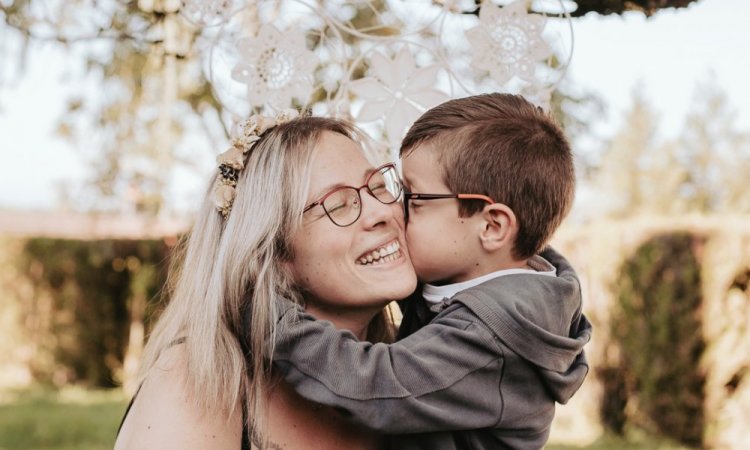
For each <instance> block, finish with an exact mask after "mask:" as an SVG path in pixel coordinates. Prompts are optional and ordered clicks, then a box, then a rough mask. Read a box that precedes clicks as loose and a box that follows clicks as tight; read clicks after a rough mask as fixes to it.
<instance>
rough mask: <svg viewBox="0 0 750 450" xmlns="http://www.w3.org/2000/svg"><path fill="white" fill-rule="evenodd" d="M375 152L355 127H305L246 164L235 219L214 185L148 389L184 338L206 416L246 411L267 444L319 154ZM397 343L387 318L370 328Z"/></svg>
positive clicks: (192, 382) (158, 331) (304, 123)
mask: <svg viewBox="0 0 750 450" xmlns="http://www.w3.org/2000/svg"><path fill="white" fill-rule="evenodd" d="M325 131H329V132H334V133H339V134H342V135H344V136H347V137H349V138H351V139H353V140H355V141H357V142H358V143H360V144H361V145H362V146H363V149H365V156H367V157H368V158H369V159H371V160H372V159H373V153H374V152H372V151H371V150H369V151H368V149H371V146H369V145H368V143H367V140H366V139H364V137H363V134H362V133H361V132H359V131H358V130H357V129H356V128H354V127H353V126H352V125H350V124H348V123H346V122H343V121H339V120H334V119H326V118H318V117H302V118H298V119H295V120H293V121H291V122H288V123H286V124H283V125H280V126H277V127H274V128H271V129H270V130H268V131H266V132H265V133H264V134H263V135H262V136H261V139H260V140H259V141H258V142H257V143H256V144H255V146H254V147H253V149H252V150H251V151H250V152H249V154H248V155H246V160H245V168H244V170H242V172H241V173H240V176H239V179H238V181H237V186H236V197H235V200H234V204H233V206H232V210H231V212H230V213H229V215H228V217H227V218H226V219H223V218H222V216H221V214H220V213H219V212H218V211H217V210H216V208H215V206H214V203H213V201H212V198H213V188H214V185H215V183H216V180H217V176H214V177H213V178H212V180H211V182H210V184H209V189H208V191H207V192H206V195H205V198H204V200H203V204H202V206H201V208H200V211H199V212H198V216H197V219H196V221H195V223H194V225H193V227H192V230H191V231H190V233H189V234H188V235H187V236H186V237H185V238H184V239H183V240H182V241H181V243H180V245H178V250H177V252H176V257H175V258H174V260H173V265H172V268H171V270H170V282H169V283H168V284H169V286H171V287H170V288H169V292H168V295H169V303H168V305H167V307H166V308H165V310H164V312H163V313H162V315H161V317H160V318H159V321H158V322H157V324H156V326H155V327H154V329H153V332H152V333H151V335H150V337H149V340H148V343H147V345H146V349H145V352H144V361H143V364H142V366H141V373H140V379H141V382H142V381H143V380H144V379H145V378H146V377H148V375H149V372H150V371H151V370H153V369H154V368H155V366H156V362H157V360H158V359H159V355H160V354H161V352H162V351H163V350H165V349H166V348H167V347H169V346H170V345H172V344H173V343H174V342H175V341H176V340H182V339H183V338H184V345H185V353H186V364H187V366H186V368H187V371H186V389H187V391H188V393H189V394H190V395H191V397H192V399H193V400H194V401H195V403H196V405H197V406H198V407H199V408H200V409H201V411H205V412H207V413H209V412H217V411H219V412H222V413H225V414H232V413H233V412H234V411H237V407H238V406H242V407H243V408H244V410H245V411H246V412H247V414H246V416H247V417H246V420H247V425H248V426H247V429H248V430H252V431H250V432H251V433H253V435H254V436H251V437H252V438H253V440H254V441H255V442H256V443H257V444H259V445H260V447H261V448H262V447H264V445H263V443H264V442H267V441H266V438H265V437H264V436H265V434H266V433H264V430H265V429H266V420H265V419H266V417H265V410H266V408H265V405H266V401H265V400H266V399H265V398H264V392H265V393H267V392H268V389H267V388H268V386H269V384H270V383H271V361H272V351H273V350H272V345H271V344H272V342H273V337H274V332H275V330H274V320H273V318H274V317H275V316H276V313H277V311H276V307H277V306H276V302H275V299H277V298H278V297H279V296H284V297H286V298H289V299H292V300H293V301H295V302H298V303H303V299H302V297H301V295H300V294H299V291H298V289H296V288H295V286H294V284H293V282H292V277H291V276H290V274H289V273H288V272H287V271H286V270H285V268H284V267H285V266H284V264H283V263H284V262H285V261H289V260H291V259H292V258H294V255H293V254H292V251H291V242H292V240H291V238H292V236H294V234H295V233H296V232H297V230H298V229H299V227H300V226H301V223H302V210H303V208H304V207H305V204H304V202H305V199H306V198H307V194H308V192H307V190H308V186H309V180H310V176H311V173H310V165H311V157H312V154H313V148H314V147H315V145H316V144H317V142H318V140H319V139H320V136H321V135H322V133H323V132H325ZM392 338H393V327H392V321H390V320H389V315H388V314H387V309H385V308H384V310H383V311H382V312H381V313H380V314H378V315H377V316H376V317H375V318H374V319H373V321H372V322H371V324H370V328H369V332H368V339H370V340H374V341H388V340H392Z"/></svg>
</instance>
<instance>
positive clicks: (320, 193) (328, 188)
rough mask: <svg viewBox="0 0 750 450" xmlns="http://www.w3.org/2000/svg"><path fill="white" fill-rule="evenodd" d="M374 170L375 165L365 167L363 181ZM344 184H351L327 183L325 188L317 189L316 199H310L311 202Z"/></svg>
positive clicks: (344, 184) (314, 197)
mask: <svg viewBox="0 0 750 450" xmlns="http://www.w3.org/2000/svg"><path fill="white" fill-rule="evenodd" d="M374 170H375V167H369V168H367V169H365V171H364V172H363V174H362V180H363V181H364V180H366V179H367V177H368V176H370V174H371V173H372V172H373V171H374ZM344 186H350V185H348V184H346V183H344V182H338V183H331V184H329V185H327V186H325V187H323V188H320V189H319V190H318V191H316V193H315V195H314V196H313V199H315V200H310V201H311V202H317V201H318V200H319V199H320V197H322V196H324V195H326V194H327V193H329V192H331V191H332V190H334V189H336V188H340V187H344ZM351 187H356V186H351Z"/></svg>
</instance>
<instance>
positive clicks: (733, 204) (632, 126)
mask: <svg viewBox="0 0 750 450" xmlns="http://www.w3.org/2000/svg"><path fill="white" fill-rule="evenodd" d="M735 118H736V112H735V111H734V109H733V108H732V106H731V104H730V102H729V99H728V97H727V95H726V93H724V92H723V91H722V90H721V89H719V88H718V87H717V86H716V84H715V81H714V80H708V81H706V82H704V83H702V84H700V85H699V86H697V87H696V94H695V95H694V101H693V105H692V110H691V112H690V113H689V115H688V117H687V119H686V122H685V124H684V127H683V128H684V129H683V131H682V132H681V133H680V137H679V138H677V139H671V140H668V141H666V142H663V143H660V142H658V141H657V127H658V114H657V113H656V112H655V111H654V110H653V108H652V107H651V105H650V104H649V102H648V101H647V99H646V98H645V97H644V95H643V93H642V92H641V91H640V90H636V91H635V93H634V97H633V104H632V106H631V109H630V111H629V112H628V113H627V116H626V117H625V122H624V125H623V127H622V129H621V130H620V131H619V132H618V133H617V134H616V135H615V136H614V137H613V138H612V141H611V142H610V144H609V148H608V149H607V150H606V152H605V153H604V154H603V155H602V158H601V161H602V162H601V163H600V164H599V167H598V170H597V171H596V173H595V174H594V177H593V178H594V179H593V181H594V184H595V185H597V186H600V187H601V191H600V193H601V195H603V196H604V199H603V201H604V202H605V203H606V205H607V209H608V213H609V214H610V215H613V216H617V217H623V216H627V215H631V214H638V213H651V214H684V213H688V212H698V213H734V214H739V213H747V212H749V211H750V191H748V190H747V173H748V172H749V171H750V132H748V131H741V130H738V129H737V127H736V125H735Z"/></svg>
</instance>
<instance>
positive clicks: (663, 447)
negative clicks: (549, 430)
mask: <svg viewBox="0 0 750 450" xmlns="http://www.w3.org/2000/svg"><path fill="white" fill-rule="evenodd" d="M126 405H127V399H126V398H125V396H124V395H123V394H122V393H121V392H119V391H86V390H82V389H65V390H62V391H48V390H33V391H22V392H0V450H32V449H33V450H105V449H106V450H110V449H111V448H112V446H113V444H114V439H115V433H116V432H117V427H118V425H119V424H120V419H121V418H122V413H123V412H124V411H125V407H126ZM546 449H547V450H582V449H584V450H646V449H648V450H690V449H688V448H687V447H681V446H679V445H676V444H674V443H670V442H669V441H662V440H658V439H654V438H653V437H649V436H646V435H643V434H640V433H637V432H631V433H629V435H628V438H627V439H624V438H621V437H616V436H604V437H602V438H601V439H599V440H597V441H596V442H594V443H593V444H592V445H590V446H587V447H576V446H566V445H556V444H550V445H548V446H547V447H546Z"/></svg>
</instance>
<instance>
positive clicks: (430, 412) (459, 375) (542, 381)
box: [273, 249, 591, 450]
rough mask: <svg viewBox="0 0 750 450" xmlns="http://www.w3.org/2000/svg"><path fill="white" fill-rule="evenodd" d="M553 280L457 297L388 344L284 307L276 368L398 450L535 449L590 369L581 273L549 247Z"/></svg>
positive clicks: (528, 280)
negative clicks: (388, 438)
mask: <svg viewBox="0 0 750 450" xmlns="http://www.w3.org/2000/svg"><path fill="white" fill-rule="evenodd" d="M542 256H543V257H544V258H546V259H547V260H548V261H550V262H551V263H552V264H553V265H554V266H555V267H556V268H557V276H556V277H551V276H542V275H534V274H515V275H506V276H502V277H499V278H495V279H493V280H490V281H487V282H485V283H483V284H481V285H479V286H476V287H473V288H470V289H467V290H465V291H462V292H460V293H458V294H456V295H455V296H454V297H453V298H451V299H450V300H447V301H446V302H444V304H443V308H444V309H443V310H442V311H441V312H440V313H439V314H438V315H437V316H435V318H434V319H433V320H432V321H431V322H429V323H428V324H426V325H425V326H424V327H422V328H421V329H420V330H418V331H417V332H415V333H413V334H411V335H409V336H408V337H406V338H404V339H402V340H400V341H398V342H396V343H393V344H382V343H381V344H372V343H368V342H360V341H358V340H357V339H356V338H355V337H354V335H353V334H352V333H350V332H348V331H343V330H338V329H336V328H334V327H333V325H332V324H331V323H330V322H326V321H316V320H314V318H313V317H312V316H310V315H307V314H305V313H304V312H303V311H302V310H301V309H300V308H299V307H298V306H296V305H292V304H291V302H284V305H285V307H284V308H285V309H284V310H283V312H282V314H281V318H280V320H279V322H278V323H279V328H278V330H277V334H276V348H275V352H274V356H273V358H274V364H275V366H276V368H277V369H278V370H279V372H280V374H281V375H283V377H284V380H285V381H287V382H288V383H290V384H291V385H293V386H294V388H295V389H296V390H297V391H298V392H299V393H300V394H301V395H303V396H304V397H307V398H309V399H311V400H313V401H315V402H319V403H322V404H326V405H330V406H333V407H336V408H337V409H339V410H340V411H341V412H342V413H343V414H345V415H347V416H351V418H352V420H354V421H355V422H358V423H360V424H363V425H365V426H367V427H369V428H372V429H374V430H377V431H380V432H382V433H386V434H392V435H394V436H392V437H391V441H392V448H396V449H405V450H407V449H431V450H442V449H446V450H447V449H464V448H466V449H499V448H513V449H538V448H542V446H543V445H544V444H545V442H546V441H547V438H548V436H549V427H550V424H551V422H552V418H553V416H554V411H555V402H558V403H565V402H567V401H568V399H570V397H571V396H572V395H573V394H574V393H575V392H576V391H577V390H578V388H579V387H580V386H581V384H582V383H583V380H584V378H585V376H586V374H587V372H588V364H587V362H586V358H585V355H584V352H583V346H584V344H586V343H587V342H588V341H589V339H590V337H591V324H590V323H589V322H588V320H587V319H586V317H585V316H584V315H583V314H582V313H581V292H580V285H579V282H578V278H577V277H576V274H575V272H574V271H573V269H572V268H571V267H570V265H569V264H568V262H567V261H566V260H565V259H564V258H563V257H562V256H560V255H559V254H557V253H556V252H554V251H553V250H551V249H547V250H546V251H545V252H544V253H543V254H542Z"/></svg>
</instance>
